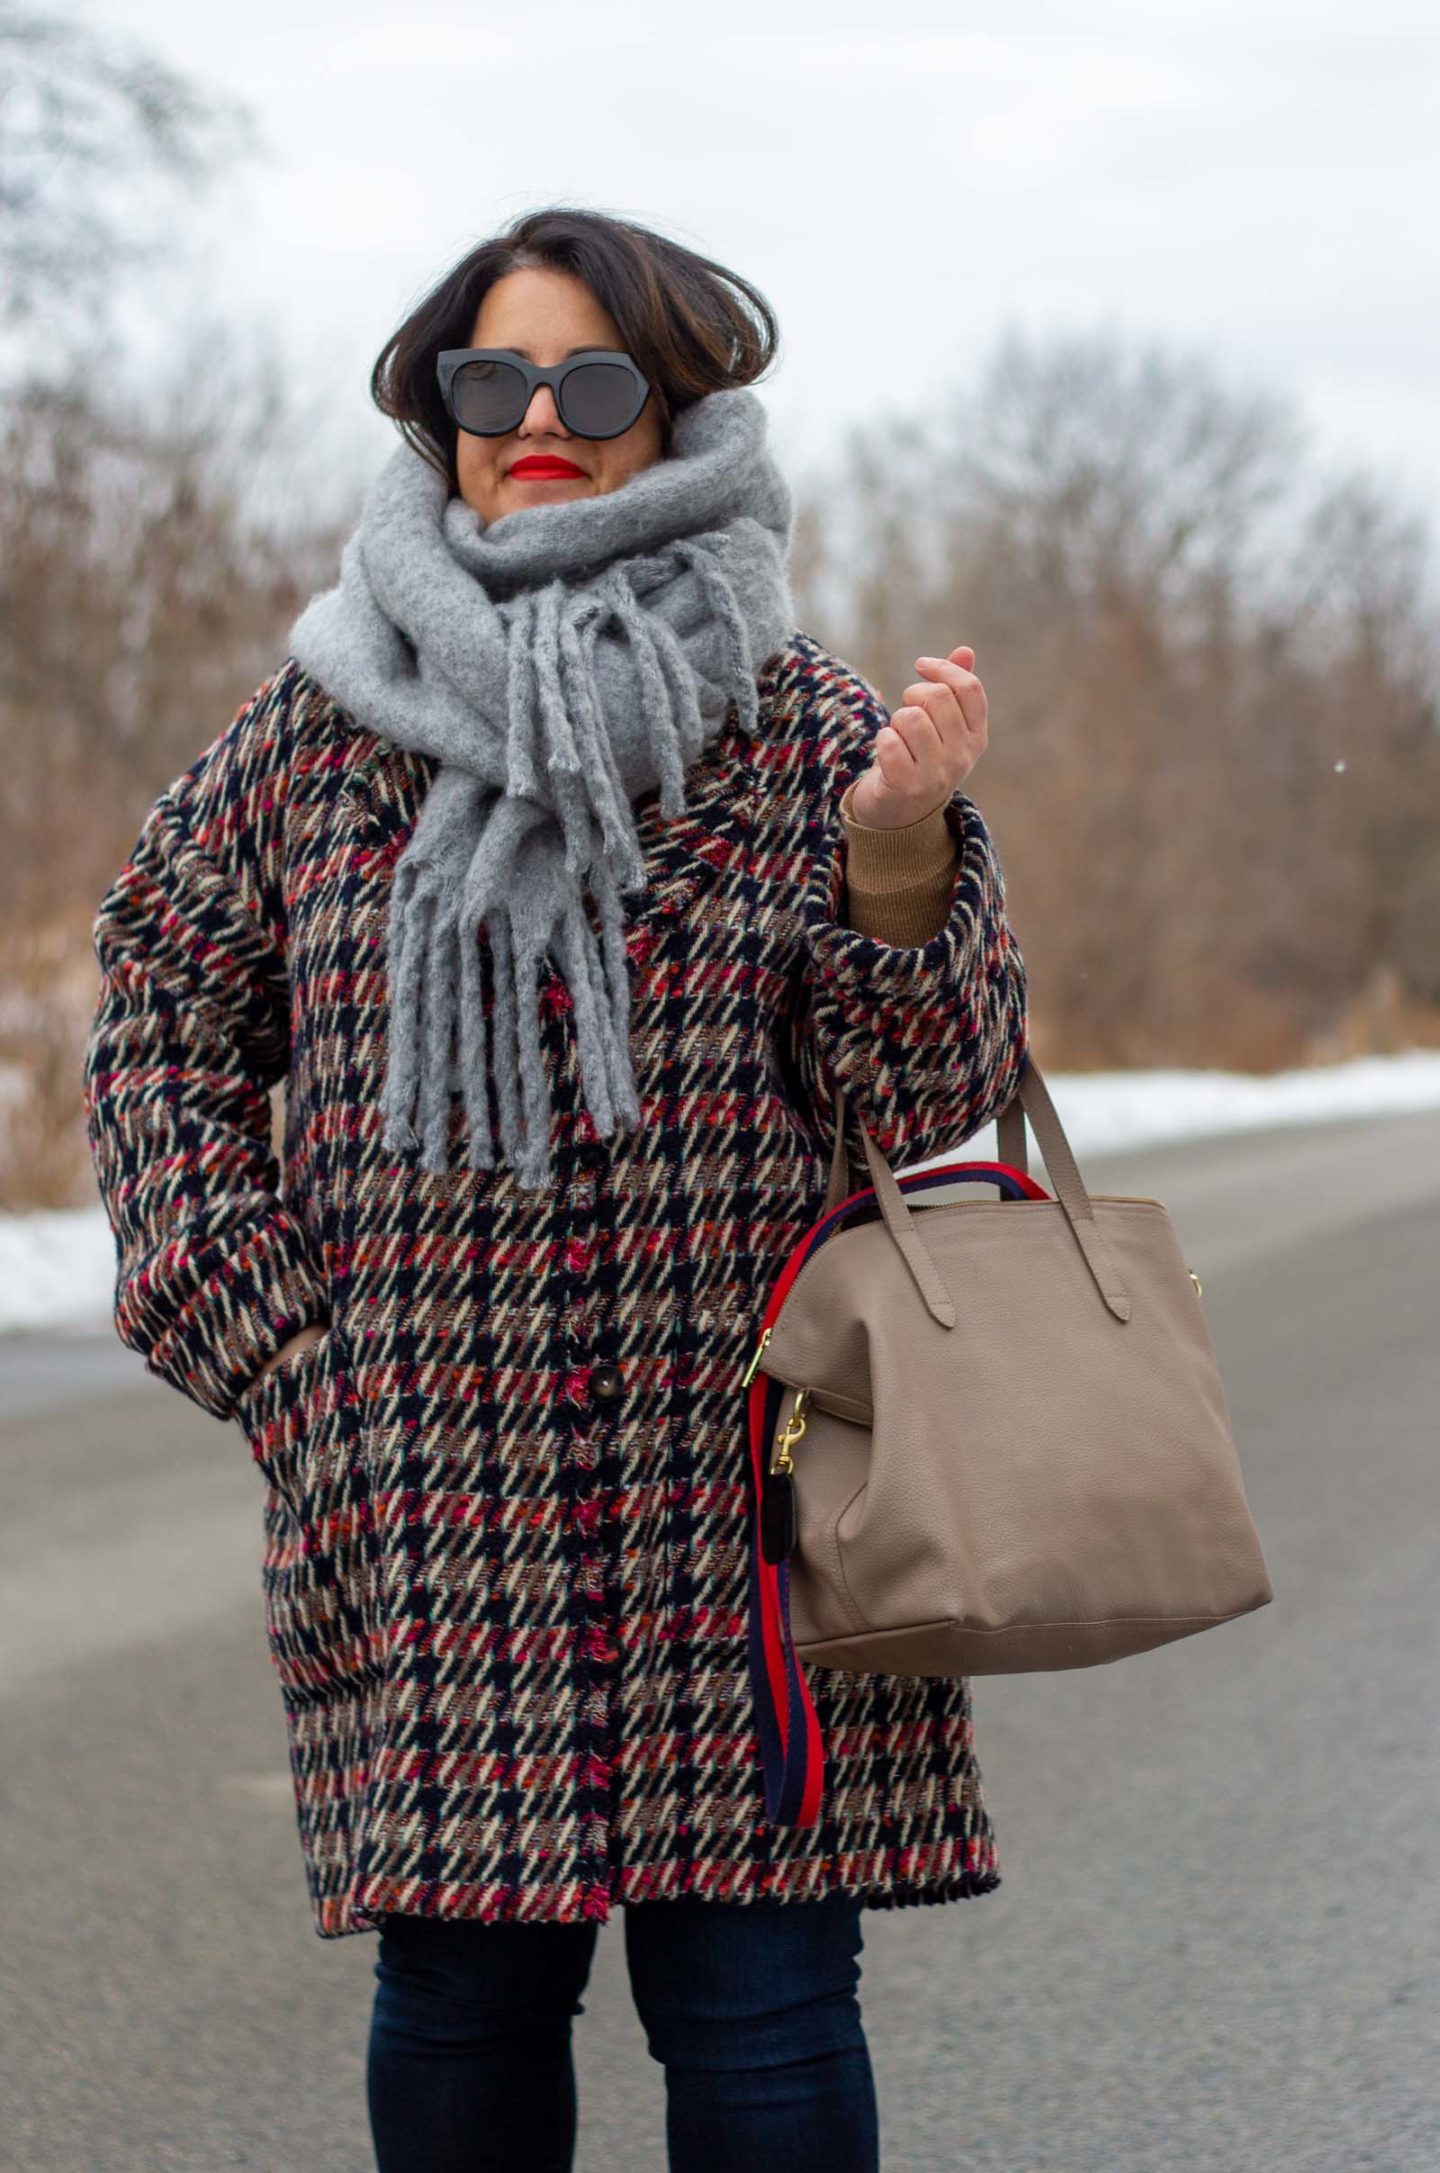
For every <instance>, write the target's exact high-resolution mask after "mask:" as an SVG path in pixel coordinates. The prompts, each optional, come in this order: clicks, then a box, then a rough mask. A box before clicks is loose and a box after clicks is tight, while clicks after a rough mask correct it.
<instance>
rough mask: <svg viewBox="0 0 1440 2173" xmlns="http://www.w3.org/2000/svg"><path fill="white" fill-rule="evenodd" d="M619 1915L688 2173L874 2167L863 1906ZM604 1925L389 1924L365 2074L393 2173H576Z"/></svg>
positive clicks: (736, 1906)
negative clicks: (577, 2060) (580, 2023)
mask: <svg viewBox="0 0 1440 2173" xmlns="http://www.w3.org/2000/svg"><path fill="white" fill-rule="evenodd" d="M624 1918H625V1959H626V1963H627V1966H628V1968H629V1972H630V1988H631V1992H632V1994H633V1996H634V2000H635V2005H636V2009H637V2011H638V2013H639V2016H640V2020H641V2023H642V2024H643V2026H644V2030H645V2037H646V2042H647V2044H648V2045H649V2048H650V2052H651V2055H652V2057H653V2058H654V2059H656V2060H658V2061H660V2062H661V2063H662V2064H663V2066H664V2069H665V2096H666V2115H665V2135H666V2142H667V2145H668V2148H669V2158H670V2165H671V2167H672V2168H673V2169H675V2173H876V2169H877V2168H878V2166H879V2163H880V2157H879V2140H878V2116H877V2111H876V2102H875V2083H874V2078H873V2076H872V2074H871V2069H870V2054H869V2049H868V2047H867V2045H866V2042H865V2033H864V2030H863V2028H862V2026H861V2020H860V2004H859V1999H858V1997H857V1986H858V1984H859V1980H860V1962H859V1956H860V1951H861V1936H860V1910H859V1905H858V1903H856V1902H855V1901H854V1900H853V1898H852V1897H851V1896H849V1895H845V1894H831V1895H827V1896H826V1897H825V1898H824V1899H823V1900H818V1901H805V1902H773V1901H762V1902H740V1903H735V1902H711V1901H694V1900H688V1899H687V1900H681V1901H648V1902H640V1903H634V1904H631V1905H630V1906H628V1907H627V1908H626V1909H625V1911H624ZM597 1932H598V1926H597V1925H595V1924H594V1923H578V1924H551V1923H523V1924H486V1923H481V1922H479V1921H478V1920H474V1919H469V1918H433V1917H415V1916H388V1917H386V1918H385V1920H384V1923H383V1926H382V1928H381V1932H380V1949H379V1954H378V1956H377V1958H376V1962H375V1975H376V1977H377V1979H378V1980H379V1981H378V1985H377V1988H376V1993H375V2006H374V2014H373V2017H372V2021H371V2028H370V2045H369V2054H368V2062H367V2072H366V2087H367V2095H368V2101H369V2113H370V2126H371V2133H372V2135H373V2137H374V2142H375V2152H376V2162H377V2164H378V2166H379V2169H380V2173H482V2169H483V2173H569V2169H570V2167H571V2166H572V2164H573V2162H574V2151H575V2132H576V2112H577V2107H576V2093H575V2069H574V2064H573V2061H572V2058H571V2043H570V2023H571V2018H572V2017H573V2016H574V2015H577V2014H579V2013H580V2012H581V2011H582V2003H581V1998H580V1995H581V1993H582V1992H583V1991H584V1989H585V1985H586V1983H587V1981H588V1979H589V1975H590V1964H591V1959H592V1957H593V1955H594V1951H595V1940H596V1936H597ZM617 2173H618V2169H617Z"/></svg>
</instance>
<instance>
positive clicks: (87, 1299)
mask: <svg viewBox="0 0 1440 2173" xmlns="http://www.w3.org/2000/svg"><path fill="white" fill-rule="evenodd" d="M1045 1083H1046V1085H1047V1086H1048V1087H1049V1089H1050V1094H1051V1099H1052V1100H1053V1101H1054V1103H1055V1106H1056V1108H1057V1109H1058V1110H1059V1112H1060V1121H1061V1123H1062V1124H1063V1125H1064V1127H1065V1132H1066V1136H1067V1137H1068V1139H1069V1141H1070V1144H1071V1146H1072V1147H1073V1148H1074V1150H1075V1153H1076V1156H1077V1158H1078V1160H1079V1162H1080V1167H1081V1171H1082V1174H1083V1173H1084V1170H1085V1159H1086V1157H1087V1155H1096V1156H1098V1155H1104V1154H1109V1153H1118V1152H1123V1151H1124V1150H1125V1149H1127V1148H1134V1147H1147V1146H1154V1145H1157V1144H1158V1143H1159V1142H1161V1141H1163V1140H1171V1139H1201V1138H1205V1137H1207V1136H1212V1137H1213V1136H1214V1135H1215V1134H1217V1133H1223V1132H1238V1131H1247V1130H1253V1129H1256V1128H1258V1127H1263V1126H1268V1125H1273V1124H1314V1123H1320V1122H1323V1121H1324V1120H1326V1119H1338V1118H1344V1117H1373V1116H1390V1115H1395V1114H1397V1113H1399V1112H1402V1111H1406V1110H1414V1109H1440V1049H1408V1050H1405V1051H1403V1052H1402V1053H1401V1054H1400V1055H1398V1056H1366V1057H1357V1058H1355V1059H1353V1060H1352V1061H1351V1062H1349V1063H1344V1064H1317V1065H1307V1066H1305V1067H1303V1068H1301V1069H1299V1070H1296V1071H1285V1072H1276V1073H1274V1074H1272V1075H1271V1076H1269V1077H1265V1078H1257V1077H1255V1076H1253V1075H1251V1074H1248V1073H1242V1072H1227V1071H1128V1072H1127V1071H1104V1072H1098V1071H1097V1072H1056V1073H1053V1074H1052V1073H1050V1072H1046V1074H1045ZM974 1138H975V1149H976V1153H977V1155H979V1156H983V1157H984V1158H985V1159H986V1160H989V1159H991V1157H992V1156H993V1154H994V1151H995V1131H994V1126H993V1125H987V1126H986V1127H985V1128H984V1130H983V1131H981V1132H978V1133H976V1134H975V1135H974ZM1032 1146H1033V1143H1032ZM906 1166H909V1165H906ZM114 1280H115V1245H114V1240H113V1238H112V1237H111V1234H110V1228H109V1225H108V1223H107V1222H106V1220H105V1216H104V1214H103V1212H102V1211H101V1209H99V1208H98V1207H96V1208H82V1209H77V1210H75V1211H74V1212H71V1213H60V1214H41V1215H0V1330H3V1329H16V1328H32V1329H33V1328H67V1327H68V1328H90V1327H101V1326H103V1325H104V1324H105V1323H106V1322H107V1321H108V1320H109V1318H110V1307H111V1295H112V1291H113V1288H114Z"/></svg>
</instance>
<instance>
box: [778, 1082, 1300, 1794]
mask: <svg viewBox="0 0 1440 2173" xmlns="http://www.w3.org/2000/svg"><path fill="white" fill-rule="evenodd" d="M844 1115H845V1103H844V1097H843V1094H842V1093H841V1092H839V1091H838V1090H837V1093H836V1141H835V1155H834V1159H833V1161H832V1164H831V1170H830V1184H829V1190H828V1194H827V1198H826V1203H825V1210H824V1213H823V1214H822V1216H821V1218H820V1220H819V1221H818V1222H817V1223H816V1224H815V1225H814V1226H813V1227H812V1229H811V1230H810V1231H809V1232H808V1233H807V1235H806V1237H805V1238H804V1239H803V1240H802V1241H801V1244H800V1245H799V1246H797V1247H796V1248H795V1249H794V1251H793V1252H792V1253H791V1255H790V1258H789V1259H788V1261H787V1262H786V1265H785V1268H784V1270H783V1271H782V1273H781V1276H780V1278H779V1280H778V1282H777V1284H776V1286H775V1289H774V1291H773V1293H772V1296H771V1302H770V1305H769V1306H768V1307H767V1310H766V1316H765V1321H764V1323H763V1333H762V1336H761V1340H760V1345H759V1347H758V1348H757V1350H756V1352H755V1355H754V1358H753V1359H752V1361H751V1365H750V1367H749V1369H748V1370H747V1374H746V1381H747V1383H748V1385H749V1392H750V1400H749V1417H750V1433H751V1500H752V1508H754V1509H756V1510H757V1512H758V1513H757V1514H756V1515H755V1518H754V1535H753V1540H752V1560H751V1590H750V1598H751V1603H752V1612H751V1663H752V1682H753V1686H754V1689H755V1692H756V1702H757V1708H758V1709H759V1715H758V1717H759V1720H760V1733H761V1737H762V1747H763V1748H764V1750H765V1753H766V1758H765V1762H766V1769H767V1780H768V1783H769V1793H770V1799H771V1803H770V1808H771V1815H772V1816H777V1815H778V1816H781V1817H785V1816H786V1815H787V1811H786V1807H787V1805H788V1815H789V1822H791V1823H797V1822H798V1823H803V1822H808V1821H806V1820H805V1819H804V1818H803V1816H802V1815H801V1813H802V1810H803V1804H804V1799H805V1793H806V1781H805V1775H804V1772H803V1770H802V1769H803V1767H804V1765H805V1763H806V1761H805V1758H804V1740H803V1739H804V1737H805V1735H806V1734H807V1733H808V1734H809V1735H810V1736H811V1738H812V1749H813V1751H814V1752H815V1753H816V1754H817V1762H818V1753H819V1748H820V1747H819V1741H818V1731H817V1730H815V1728H814V1716H813V1709H812V1708H810V1706H809V1700H808V1696H807V1695H806V1694H805V1692H804V1685H803V1679H802V1677H801V1675H800V1672H799V1670H798V1668H796V1666H795V1657H796V1656H797V1655H798V1658H799V1659H800V1660H801V1661H804V1662H806V1663H808V1664H810V1665H815V1666H821V1667H827V1668H843V1669H850V1670H859V1671H862V1672H869V1671H878V1672H882V1673H887V1674H895V1675H970V1674H976V1675H996V1674H1015V1673H1020V1672H1024V1671H1028V1670H1030V1669H1033V1668H1072V1667H1093V1666H1096V1665H1098V1664H1099V1663H1100V1662H1102V1661H1106V1660H1119V1659H1122V1658H1123V1657H1124V1656H1125V1655H1126V1654H1127V1653H1136V1652H1144V1651H1146V1650H1148V1649H1149V1648H1150V1647H1151V1646H1155V1645H1162V1644H1165V1643H1167V1642H1169V1641H1170V1640H1172V1639H1175V1638H1181V1637H1189V1636H1192V1635H1193V1634H1194V1633H1195V1632H1196V1631H1197V1630H1209V1629H1213V1628H1214V1627H1216V1625H1217V1624H1219V1623H1222V1622H1230V1621H1232V1620H1233V1619H1234V1618H1235V1617H1236V1616H1237V1615H1244V1614H1248V1613H1250V1612H1251V1611H1252V1610H1253V1609H1255V1608H1258V1607H1263V1606H1265V1605H1266V1604H1267V1603H1268V1602H1269V1601H1270V1600H1271V1599H1273V1597H1274V1591H1273V1588H1272V1586H1271V1583H1270V1578H1269V1575H1268V1573H1267V1570H1266V1565H1265V1560H1264V1556H1263V1554H1262V1552H1261V1547H1260V1540H1259V1535H1258V1533H1257V1532H1256V1529H1255V1525H1254V1522H1253V1520H1252V1518H1251V1515H1250V1510H1249V1506H1248V1504H1247V1502H1246V1498H1245V1489H1244V1485H1243V1482H1242V1479H1241V1473H1240V1462H1239V1457H1238V1454H1237V1451H1236V1445H1235V1441H1234V1437H1233V1435H1232V1432H1231V1427H1230V1418H1229V1413H1228V1410H1227V1407H1226V1403H1225V1395H1224V1390H1223V1388H1222V1386H1221V1382H1220V1373H1219V1367H1218V1365H1217V1362H1216V1356H1215V1350H1214V1346H1213V1345H1212V1342H1211V1339H1210V1333H1209V1329H1208V1327H1207V1325H1206V1321H1205V1316H1204V1313H1203V1311H1202V1308H1201V1291H1200V1284H1199V1282H1198V1280H1197V1278H1196V1277H1195V1276H1194V1275H1193V1274H1192V1273H1191V1271H1190V1269H1189V1268H1188V1267H1187V1266H1186V1264H1185V1261H1184V1259H1183V1258H1182V1255H1181V1250H1180V1245H1179V1242H1178V1240H1177V1237H1176V1233H1175V1229H1174V1226H1173V1224H1172V1223H1171V1220H1170V1217H1169V1215H1168V1213H1167V1212H1166V1210H1165V1208H1164V1206H1163V1205H1162V1204H1161V1202H1160V1201H1159V1200H1155V1199H1147V1198H1127V1197H1124V1196H1120V1195H1116V1194H1109V1193H1098V1194H1094V1195H1092V1194H1091V1193H1089V1192H1087V1190H1086V1188H1085V1185H1084V1182H1083V1180H1082V1178H1081V1175H1080V1172H1079V1169H1078V1168H1077V1166H1076V1163H1075V1158H1074V1156H1073V1154H1072V1153H1071V1151H1070V1145H1069V1142H1068V1140H1067V1139H1066V1137H1065V1133H1064V1131H1063V1129H1062V1127H1061V1124H1060V1119H1059V1117H1058V1115H1057V1113H1056V1110H1055V1107H1054V1104H1053V1102H1052V1101H1051V1099H1050V1095H1049V1092H1048V1090H1047V1089H1046V1086H1045V1083H1044V1080H1043V1079H1042V1077H1041V1075H1040V1071H1039V1068H1038V1066H1037V1065H1036V1064H1035V1062H1034V1060H1033V1058H1031V1059H1030V1060H1029V1061H1028V1063H1027V1065H1026V1067H1025V1069H1024V1071H1023V1072H1022V1075H1021V1079H1020V1083H1019V1086H1018V1088H1017V1090H1016V1094H1015V1096H1014V1098H1013V1099H1012V1100H1011V1102H1010V1103H1009V1104H1008V1106H1007V1107H1006V1108H1005V1110H1004V1111H1003V1112H1002V1114H1001V1115H1000V1117H999V1119H998V1122H997V1128H996V1129H997V1137H998V1141H999V1147H1000V1155H1001V1159H1000V1161H998V1162H976V1161H970V1162H955V1163H946V1164H944V1165H941V1166H938V1167H936V1168H934V1169H930V1170H926V1171H922V1172H907V1173H906V1174H905V1175H904V1176H903V1177H902V1178H900V1179H898V1180H897V1178H896V1177H895V1175H894V1174H893V1173H892V1171H891V1169H890V1167H889V1165H888V1163H887V1162H886V1161H885V1159H884V1157H883V1155H882V1154H881V1153H880V1151H879V1149H878V1147H877V1146H876V1145H875V1142H874V1140H873V1139H872V1138H871V1136H870V1134H869V1132H868V1130H867V1129H866V1128H865V1126H864V1125H863V1124H862V1125H861V1127H860V1132H861V1139H862V1142H863V1145H864V1150H865V1157H866V1161H867V1163H868V1165H869V1170H870V1176H871V1181H872V1182H871V1187H870V1188H867V1189H866V1190H864V1191H862V1192H858V1193H855V1194H853V1195H851V1197H850V1199H849V1200H848V1201H847V1200H845V1199H844V1186H845V1180H846V1170H845V1151H844V1130H843V1124H844ZM1026 1117H1028V1118H1029V1120H1030V1125H1031V1128H1032V1130H1033V1132H1034V1134H1035V1140H1036V1144H1037V1146H1038V1148H1039V1150H1040V1153H1041V1154H1042V1156H1043V1157H1044V1162H1045V1168H1046V1171H1047V1172H1048V1174H1049V1176H1050V1178H1051V1181H1052V1182H1053V1184H1054V1187H1055V1194H1056V1196H1055V1197H1052V1196H1051V1195H1050V1194H1049V1193H1047V1192H1045V1191H1044V1189H1043V1188H1042V1187H1041V1186H1040V1185H1039V1184H1037V1183H1036V1182H1035V1180H1034V1179H1033V1178H1032V1177H1031V1176H1030V1174H1029V1171H1028V1168H1027V1164H1026V1148H1025V1119H1026ZM977 1183H979V1184H990V1185H998V1186H999V1188H1000V1191H1001V1195H1002V1196H1001V1197H1000V1198H998V1199H985V1198H976V1197H975V1196H974V1194H973V1192H972V1191H970V1189H969V1188H970V1187H972V1186H974V1185H975V1184H977ZM801 1723H803V1725H801ZM792 1766H793V1767H794V1769H795V1770H794V1772H792V1773H791V1776H790V1781H789V1783H788V1784H787V1781H786V1774H787V1770H789V1769H790V1768H791V1767H792Z"/></svg>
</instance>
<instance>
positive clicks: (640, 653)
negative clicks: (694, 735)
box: [603, 566, 685, 815]
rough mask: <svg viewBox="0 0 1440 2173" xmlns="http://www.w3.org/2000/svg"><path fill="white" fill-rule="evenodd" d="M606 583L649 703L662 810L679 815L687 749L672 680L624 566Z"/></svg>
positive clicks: (648, 719) (642, 693)
mask: <svg viewBox="0 0 1440 2173" xmlns="http://www.w3.org/2000/svg"><path fill="white" fill-rule="evenodd" d="M603 585H604V588H605V592H606V595H607V597H608V599H609V601H610V604H611V607H612V609H613V610H614V613H615V616H616V618H617V619H618V620H619V622H620V624H621V625H622V626H623V628H624V629H625V632H626V633H627V634H628V635H629V637H630V651H631V654H632V656H633V657H634V659H635V670H636V673H637V676H638V678H639V681H640V700H641V702H642V703H646V704H648V705H649V706H648V707H647V708H646V712H645V716H646V722H647V724H648V726H649V729H650V746H651V749H652V751H653V753H654V756H655V766H656V769H657V770H658V771H659V781H660V808H661V812H662V813H663V814H666V815H678V814H680V812H681V811H682V809H683V808H684V805H685V782H684V779H685V750H684V748H683V746H682V745H681V741H680V730H679V725H680V718H679V714H678V712H677V708H676V704H675V701H674V699H673V697H672V694H671V688H670V681H669V678H668V676H667V673H666V671H665V669H664V666H663V665H662V663H661V660H660V652H659V650H658V648H657V646H656V643H655V638H654V636H653V634H652V632H651V625H650V620H649V619H648V617H647V615H646V614H645V612H643V611H642V610H641V608H640V605H639V604H638V603H637V601H636V598H635V591H634V590H633V589H632V588H631V586H630V583H629V581H628V580H627V579H626V575H625V568H624V567H623V566H614V567H612V568H611V570H610V572H609V573H608V574H607V576H606V578H605V582H604V584H603Z"/></svg>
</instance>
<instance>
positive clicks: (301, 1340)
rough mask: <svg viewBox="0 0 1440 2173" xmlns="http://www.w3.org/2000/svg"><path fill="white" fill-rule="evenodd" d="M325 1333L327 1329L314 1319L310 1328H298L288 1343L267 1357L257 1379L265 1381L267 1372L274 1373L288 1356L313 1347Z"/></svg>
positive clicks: (296, 1354) (295, 1355)
mask: <svg viewBox="0 0 1440 2173" xmlns="http://www.w3.org/2000/svg"><path fill="white" fill-rule="evenodd" d="M324 1334H325V1329H324V1328H323V1327H321V1326H319V1325H317V1324H316V1323H315V1322H314V1321H312V1322H311V1323H310V1325H309V1327H308V1328H300V1329H298V1330H297V1331H296V1333H295V1334H294V1335H292V1336H291V1338H290V1340H289V1341H288V1343H282V1344H281V1346H280V1348H279V1350H278V1351H276V1352H275V1353H274V1355H273V1356H272V1357H270V1358H267V1359H266V1361H265V1363H264V1365H263V1366H262V1367H261V1368H260V1371H259V1372H258V1373H257V1374H256V1376H255V1379H256V1380H257V1381H263V1380H264V1378H265V1376H266V1374H267V1373H273V1372H274V1371H275V1368H276V1367H277V1366H283V1365H284V1363H285V1361H286V1359H287V1358H296V1357H298V1356H299V1354H300V1352H301V1351H308V1350H310V1349H312V1348H313V1347H314V1345H315V1344H317V1343H318V1342H319V1341H320V1339H321V1337H322V1336H323V1335H324Z"/></svg>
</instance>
